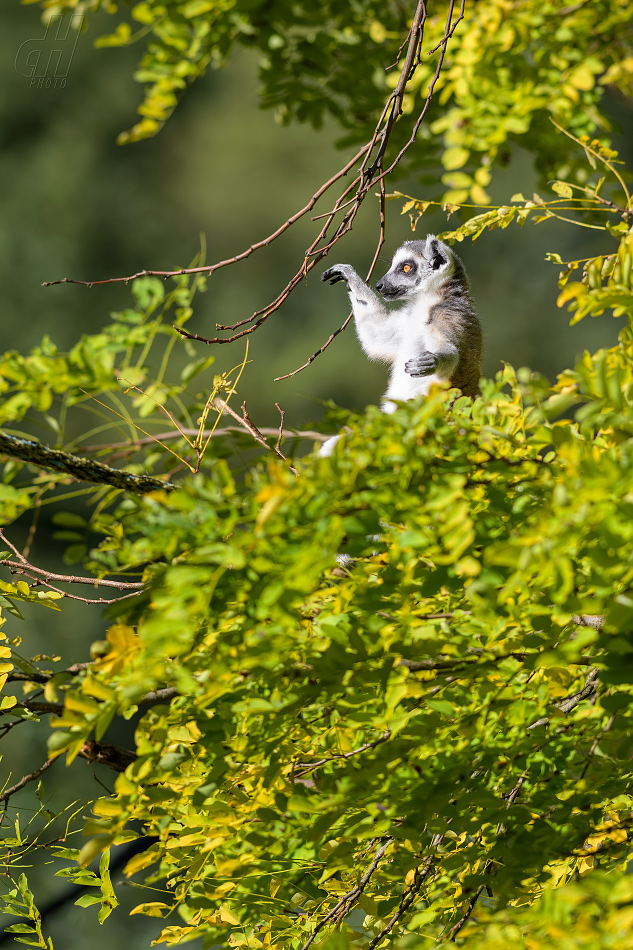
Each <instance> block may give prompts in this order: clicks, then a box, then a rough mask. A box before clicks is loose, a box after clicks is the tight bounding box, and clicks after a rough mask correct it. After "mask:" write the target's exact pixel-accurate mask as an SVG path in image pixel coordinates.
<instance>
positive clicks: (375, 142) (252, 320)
mask: <svg viewBox="0 0 633 950" xmlns="http://www.w3.org/2000/svg"><path fill="white" fill-rule="evenodd" d="M464 5H465V0H462V2H461V7H460V13H459V15H458V17H457V20H456V21H455V22H453V15H454V7H455V0H451V2H450V4H449V9H448V14H447V19H446V25H445V29H444V36H443V38H442V40H441V41H440V43H439V44H438V45H437V46H436V47H434V48H433V49H432V50H430V51H429V54H428V55H432V54H433V53H435V52H437V51H438V50H439V51H440V55H439V57H438V63H437V66H436V70H435V74H434V76H433V77H432V79H431V82H430V84H429V87H428V93H427V97H426V100H425V102H424V104H423V106H422V109H421V111H420V113H419V115H418V118H417V120H416V122H415V124H414V126H413V129H412V131H411V135H410V137H409V139H408V141H407V142H406V143H405V145H404V146H403V147H402V148H401V149H400V151H399V152H398V154H397V155H396V157H395V158H394V159H393V161H392V162H391V164H390V165H389V166H388V167H387V168H386V169H385V168H384V159H385V155H386V152H387V147H388V144H389V141H390V138H391V134H392V132H393V129H394V127H395V124H396V122H397V120H398V118H399V117H400V116H401V115H402V104H403V99H404V95H405V91H406V88H407V84H408V83H409V81H410V80H411V78H412V77H413V75H414V73H415V71H416V69H417V67H418V65H419V64H420V62H421V59H420V57H421V50H422V44H423V39H424V26H425V23H426V20H427V15H428V14H427V9H426V2H425V0H418V2H417V4H416V9H415V12H414V16H413V20H412V24H411V28H410V30H409V33H408V37H407V39H406V40H405V42H404V43H403V44H402V46H401V47H400V51H399V53H398V59H399V58H400V54H401V52H402V50H403V49H404V47H405V46H406V52H405V56H404V62H403V65H402V68H401V71H400V76H399V79H398V82H397V84H396V86H395V88H394V90H393V91H392V92H391V94H390V95H389V97H388V99H387V101H386V103H385V105H384V107H383V110H382V112H381V115H380V118H379V120H378V122H377V124H376V127H375V129H374V132H373V135H372V137H371V139H370V141H369V142H368V143H367V144H366V145H364V146H363V147H362V148H361V149H359V151H358V152H357V153H356V154H355V155H354V156H353V158H351V159H350V160H349V161H348V162H347V163H346V164H345V165H344V166H343V168H341V169H340V171H338V172H337V173H336V174H335V175H333V176H332V177H331V178H330V179H329V180H328V181H327V182H325V183H324V184H323V185H322V186H321V187H320V188H319V189H318V190H317V191H316V192H315V193H314V194H313V196H312V198H311V199H310V200H309V201H308V202H307V204H306V205H304V207H303V208H301V209H300V210H299V211H298V212H296V214H294V215H293V216H292V217H290V218H288V220H287V221H285V222H284V223H283V224H282V225H281V226H280V227H279V228H277V230H276V231H274V232H273V233H272V234H270V235H269V236H268V237H267V238H264V239H263V240H262V241H259V242H257V243H256V244H252V245H251V246H250V247H249V248H248V249H247V250H246V251H243V252H242V253H241V254H238V255H236V256H235V257H232V258H228V259H227V260H223V261H219V262H217V263H215V264H211V265H206V266H199V267H193V268H180V269H179V270H176V271H152V270H142V271H139V272H137V273H136V274H132V275H130V276H128V277H113V278H108V279H105V280H99V281H80V280H69V279H68V278H66V279H64V280H61V281H50V282H48V284H47V286H49V285H50V284H56V283H77V284H83V285H85V286H88V287H92V286H96V285H98V284H107V283H116V282H125V283H127V282H128V281H130V280H133V279H135V278H136V277H143V276H157V277H162V278H163V279H168V278H170V277H176V276H179V275H181V274H207V275H211V274H213V273H214V272H215V271H216V270H218V269H219V268H220V267H225V266H227V265H229V264H233V263H236V262H237V261H240V260H244V259H245V258H247V257H249V256H250V255H251V254H252V253H254V252H255V251H256V250H258V249H259V248H261V247H265V246H267V245H269V244H270V243H271V242H272V241H274V240H276V238H278V237H279V236H280V235H281V234H283V233H284V232H285V231H286V230H287V229H288V228H289V227H291V226H292V225H293V224H294V223H295V222H296V221H298V220H299V219H300V218H301V217H303V216H304V215H305V214H307V213H308V212H309V211H311V210H312V208H313V207H314V205H315V204H316V202H317V201H318V200H319V198H321V197H322V196H323V195H324V194H325V193H326V192H327V191H328V190H329V188H330V187H331V186H332V185H334V184H335V183H336V182H338V181H339V180H340V179H341V178H343V177H344V176H345V175H347V173H348V172H349V171H351V169H352V168H353V167H354V166H355V165H356V164H357V163H358V162H360V166H359V168H358V171H357V172H356V175H355V177H354V179H353V180H352V181H351V182H350V183H349V184H347V186H346V187H345V188H344V189H343V191H342V193H341V194H340V195H339V197H338V198H337V200H336V201H335V203H334V205H333V207H332V208H331V210H330V211H329V212H326V214H325V215H324V216H323V215H319V216H318V218H319V219H321V218H324V223H323V225H322V226H321V229H320V231H319V233H318V234H317V236H316V238H315V239H314V241H313V242H312V244H311V245H310V247H309V248H308V249H307V251H306V252H305V255H304V260H303V262H302V264H301V266H300V268H299V269H298V271H297V272H296V274H295V275H294V276H293V277H292V278H291V279H290V281H289V282H288V283H287V284H286V286H285V287H284V289H283V290H282V291H281V292H280V293H279V294H278V296H277V297H276V298H275V299H274V300H273V301H272V302H271V303H269V304H268V305H267V306H265V307H264V308H262V309H261V310H258V311H256V312H255V313H253V314H252V315H251V316H250V317H247V318H245V319H243V320H239V321H237V322H236V323H234V324H232V325H223V324H218V330H221V331H223V330H229V331H237V332H235V333H233V335H230V336H226V337H222V336H216V337H212V338H206V337H203V336H201V335H199V334H197V333H190V332H189V331H188V330H184V329H183V328H182V327H179V326H175V327H174V329H175V330H176V331H177V332H178V333H179V334H180V335H181V336H182V337H183V338H184V339H189V340H195V341H198V342H201V343H205V344H222V343H231V342H233V341H234V340H237V339H239V338H241V337H242V336H245V335H247V334H249V333H253V332H254V331H255V330H256V329H257V328H258V327H259V326H261V324H262V323H264V321H265V320H267V319H268V317H269V316H270V315H271V314H273V313H275V312H276V311H277V310H278V309H279V307H280V306H281V305H282V304H283V302H284V301H285V300H286V299H287V297H288V296H289V295H290V294H291V293H292V292H293V290H294V289H295V287H297V285H298V284H299V283H300V282H301V281H302V280H304V279H305V277H306V276H307V274H308V273H309V272H310V270H312V269H313V268H314V267H315V266H316V264H317V263H318V262H319V261H320V260H322V258H323V257H325V255H326V254H327V253H328V252H329V251H330V250H331V248H332V247H333V246H334V245H335V244H336V243H337V242H338V241H339V240H340V239H341V238H342V237H343V235H344V234H346V233H347V232H348V231H349V230H350V229H351V227H352V225H353V222H354V220H355V218H356V215H357V213H358V211H359V209H360V206H361V205H362V203H363V201H364V200H365V198H366V197H367V195H368V194H369V192H370V189H371V187H372V185H373V184H375V183H378V184H379V186H380V190H381V232H380V240H379V242H378V248H377V251H376V255H375V258H374V263H373V264H372V268H371V269H370V274H371V271H373V267H374V266H375V261H376V259H377V256H378V253H379V251H380V247H381V246H382V243H383V241H384V179H385V177H386V176H387V175H389V174H390V173H391V172H392V171H393V170H394V168H395V167H396V166H397V165H398V163H399V162H400V161H401V159H402V157H403V156H404V154H405V152H406V151H407V150H408V149H409V148H410V147H411V145H413V143H414V142H415V140H416V137H417V133H418V130H419V128H420V125H421V123H422V121H423V119H424V117H425V115H426V113H427V111H428V108H429V105H430V102H431V99H432V96H433V92H434V89H435V85H436V82H437V79H438V77H439V75H440V72H441V69H442V66H443V63H444V58H445V55H446V49H447V45H448V43H449V41H450V39H451V37H452V36H453V34H454V32H455V29H456V28H457V26H458V24H459V22H460V21H461V20H462V19H463V16H464ZM389 68H391V67H389ZM339 214H342V215H343V216H342V219H341V220H340V221H339V223H338V225H337V227H336V229H335V232H334V234H333V235H332V236H331V237H329V236H328V232H329V229H330V227H331V225H332V224H333V222H334V219H335V218H336V217H337V216H338V215H339ZM348 324H349V319H348V320H346V321H345V323H344V324H343V325H342V326H341V327H340V328H339V329H338V330H336V331H335V332H334V333H333V334H331V336H330V338H328V340H327V341H326V342H325V344H324V345H323V346H321V347H320V348H319V349H318V350H317V351H316V352H315V353H314V354H313V355H312V356H311V357H310V358H309V359H308V360H307V362H306V363H305V364H304V365H303V366H302V367H299V369H297V370H295V371H293V373H290V374H288V375H294V373H296V372H299V371H300V370H301V369H304V368H306V367H307V366H309V365H310V364H311V363H312V362H313V361H314V360H315V359H316V358H317V356H319V355H320V354H321V353H323V352H324V351H325V349H327V347H328V346H329V345H330V343H331V342H332V341H333V340H334V339H335V338H336V337H337V336H338V335H339V334H340V333H341V332H342V331H343V330H344V329H345V327H346V326H347V325H348ZM279 378H280V379H282V378H285V377H279Z"/></svg>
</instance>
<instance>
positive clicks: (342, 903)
mask: <svg viewBox="0 0 633 950" xmlns="http://www.w3.org/2000/svg"><path fill="white" fill-rule="evenodd" d="M392 841H393V838H389V839H388V840H387V841H386V842H385V843H384V844H382V845H381V846H380V847H379V848H378V850H377V851H376V854H375V857H374V860H373V861H372V862H371V864H370V865H369V867H368V868H367V870H366V871H365V873H364V874H363V876H362V877H361V879H360V881H359V882H358V884H356V885H355V886H354V887H352V888H351V890H349V891H348V892H347V893H346V894H344V895H343V896H342V897H341V899H340V900H339V901H338V903H337V904H336V905H335V906H334V907H333V908H332V910H331V911H329V913H327V914H326V915H325V917H324V918H323V919H322V920H320V921H319V922H318V924H317V925H316V927H315V928H314V930H313V931H312V933H311V934H310V936H309V937H308V939H307V940H306V941H305V943H304V944H302V946H301V948H300V950H308V947H309V946H310V944H311V943H312V942H313V941H314V939H315V938H316V937H317V935H318V934H319V932H320V931H321V930H323V928H324V927H325V925H326V924H328V923H329V922H330V921H331V920H337V921H338V920H342V918H343V917H344V916H345V915H346V914H348V913H349V912H350V910H351V909H352V906H353V904H354V903H355V902H356V901H357V900H358V898H359V897H360V895H361V894H362V893H363V891H364V890H365V888H366V887H367V884H368V883H369V880H370V878H371V876H372V874H373V873H374V871H375V870H376V868H377V867H378V865H379V863H380V859H381V858H382V856H383V854H384V853H385V851H386V850H387V848H388V847H389V845H390V844H391V843H392Z"/></svg>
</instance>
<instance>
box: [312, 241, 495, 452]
mask: <svg viewBox="0 0 633 950" xmlns="http://www.w3.org/2000/svg"><path fill="white" fill-rule="evenodd" d="M321 279H322V280H329V281H330V282H331V283H333V284H334V283H336V282H337V281H339V280H344V281H345V282H346V284H347V289H348V292H349V297H350V300H351V303H352V309H353V311H354V318H355V323H356V332H357V334H358V339H359V340H360V343H361V346H362V347H363V350H364V351H365V353H366V354H367V356H368V357H369V358H370V359H375V360H381V361H382V362H386V363H388V364H390V366H391V375H390V378H389V385H388V386H387V390H386V392H385V395H384V397H383V402H382V408H383V411H384V412H394V411H395V409H396V408H397V402H396V401H401V402H404V401H407V400H409V399H413V398H415V397H416V396H422V395H426V394H427V393H428V391H429V389H430V388H431V386H432V385H433V383H435V382H437V381H438V380H442V379H443V380H450V382H451V384H452V385H454V386H457V387H458V388H460V389H461V390H462V392H464V394H465V395H470V396H474V395H477V393H478V392H479V368H480V363H481V346H482V340H481V327H480V325H479V321H478V319H477V315H476V314H475V310H474V307H473V303H472V300H471V297H470V293H469V289H468V280H467V278H466V274H465V272H464V268H463V266H462V264H461V261H460V260H459V258H457V257H456V256H455V255H454V254H453V252H452V251H451V249H450V248H449V247H447V246H446V245H445V244H443V243H442V242H441V241H439V240H438V239H437V238H436V237H434V236H433V235H432V234H429V235H428V237H427V238H426V241H407V242H406V244H403V245H402V247H400V248H398V250H397V251H396V253H395V254H394V257H393V261H392V263H391V267H390V268H389V270H388V271H387V273H386V274H385V276H384V277H382V278H381V279H380V280H379V281H378V282H377V283H376V290H377V291H378V292H379V293H380V294H382V296H383V297H384V299H385V300H388V301H392V300H393V301H395V300H401V301H403V306H402V307H400V308H399V309H398V310H395V311H388V310H387V309H386V308H385V306H384V304H383V303H382V301H381V300H380V299H379V298H378V297H377V296H376V294H375V293H374V292H373V291H372V290H371V289H370V288H369V287H368V286H367V284H366V283H365V281H364V280H362V279H361V278H360V277H359V276H358V274H357V273H356V271H355V270H354V268H353V267H351V266H350V265H349V264H335V265H334V267H330V268H329V269H328V270H327V271H325V273H324V274H323V275H322V278H321ZM394 400H396V401H394ZM338 438H340V437H339V436H335V437H334V438H332V439H329V440H328V441H327V442H326V443H324V445H323V446H322V448H321V452H320V454H321V455H330V454H331V453H332V451H333V449H334V445H335V444H336V442H337V441H338Z"/></svg>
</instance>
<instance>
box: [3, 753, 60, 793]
mask: <svg viewBox="0 0 633 950" xmlns="http://www.w3.org/2000/svg"><path fill="white" fill-rule="evenodd" d="M54 761H55V759H47V760H46V762H45V763H44V765H40V767H39V769H36V770H35V772H31V774H30V775H25V776H24V777H23V778H21V779H20V781H19V782H17V783H16V784H15V785H12V786H11V788H7V789H5V791H4V792H2V794H1V795H0V802H8V801H9V799H10V798H11V796H12V795H15V793H16V792H19V791H20V789H22V788H24V786H25V785H28V784H29V782H34V781H35V780H36V779H38V778H39V777H40V775H43V774H44V772H45V771H46V770H47V769H50V767H51V765H52V764H53V762H54Z"/></svg>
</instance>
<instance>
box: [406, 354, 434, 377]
mask: <svg viewBox="0 0 633 950" xmlns="http://www.w3.org/2000/svg"><path fill="white" fill-rule="evenodd" d="M436 367H437V357H436V356H434V355H433V353H422V355H421V356H416V357H415V358H414V359H412V360H407V362H406V363H405V364H404V371H405V373H408V374H409V376H431V375H432V374H433V373H434V372H435V369H436Z"/></svg>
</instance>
